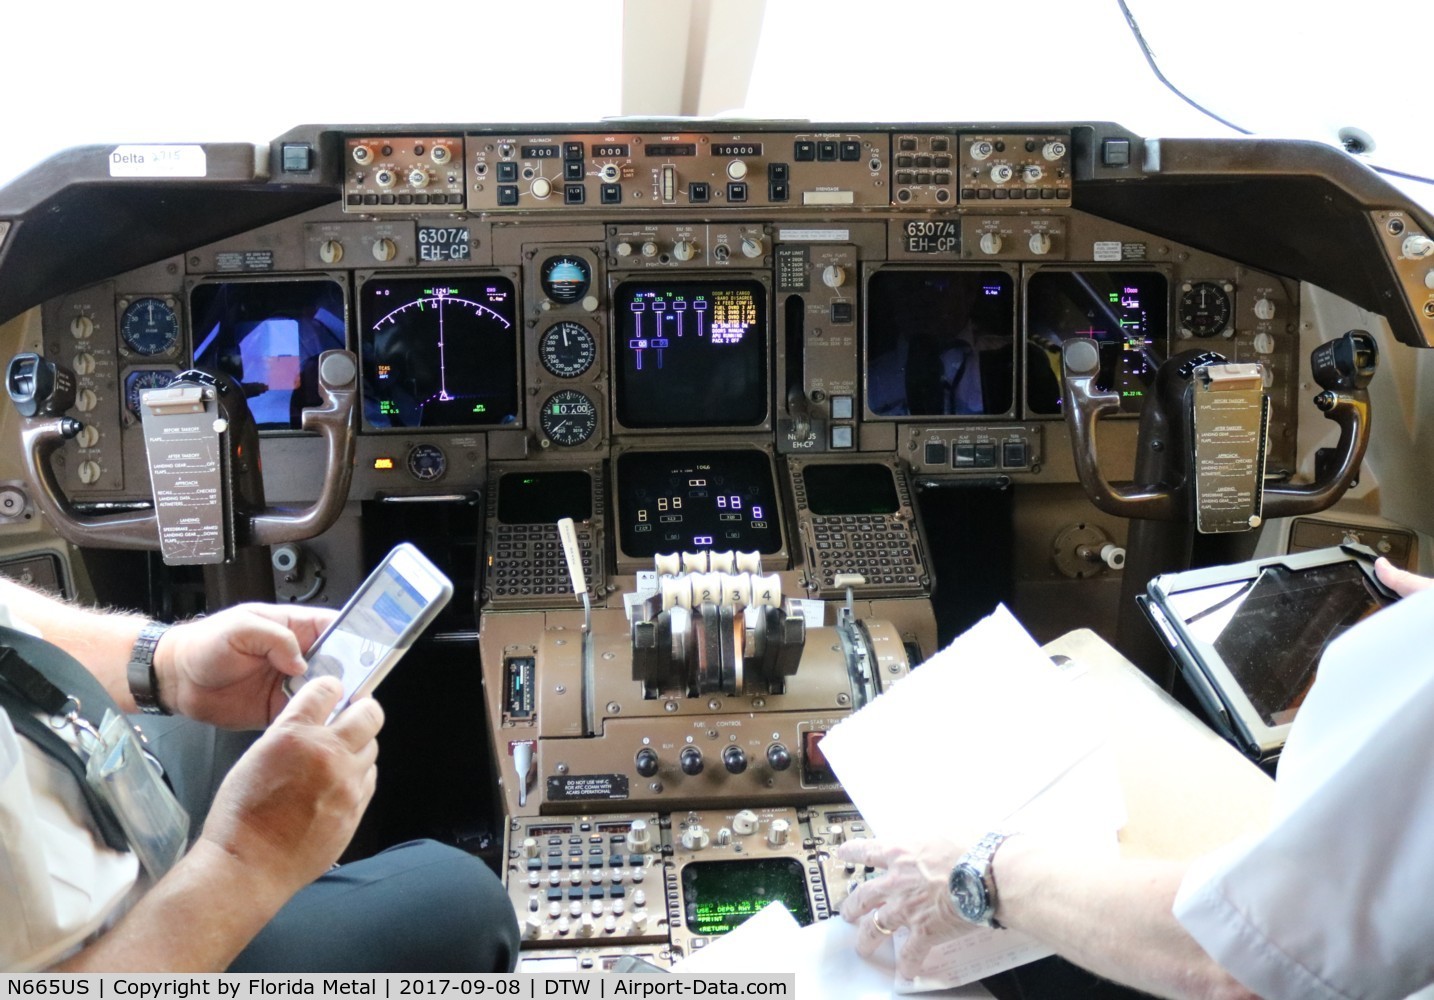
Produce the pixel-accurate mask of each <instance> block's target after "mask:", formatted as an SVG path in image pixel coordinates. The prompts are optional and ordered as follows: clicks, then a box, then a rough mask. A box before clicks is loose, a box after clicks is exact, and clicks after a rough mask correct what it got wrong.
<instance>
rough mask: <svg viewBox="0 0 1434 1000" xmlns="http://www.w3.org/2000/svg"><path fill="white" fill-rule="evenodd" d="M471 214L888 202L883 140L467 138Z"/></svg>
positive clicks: (798, 136)
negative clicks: (509, 211) (541, 210)
mask: <svg viewBox="0 0 1434 1000" xmlns="http://www.w3.org/2000/svg"><path fill="white" fill-rule="evenodd" d="M467 146H468V156H467V161H466V167H467V174H468V209H469V211H474V212H480V211H481V212H493V211H506V210H512V211H533V210H536V209H545V208H556V209H568V210H573V209H596V210H599V211H607V212H611V211H612V210H613V209H614V208H628V209H632V208H663V207H674V208H676V207H684V208H685V207H691V206H702V207H704V208H705V207H716V208H722V207H727V208H746V207H749V206H759V207H768V206H772V207H787V206H791V207H796V208H811V207H836V208H846V207H863V206H885V205H888V204H889V203H890V199H891V191H890V182H889V173H890V162H889V161H890V140H889V137H888V136H887V134H886V133H884V132H874V133H867V132H752V133H739V132H671V133H660V132H644V133H631V132H626V133H620V132H612V133H607V134H602V133H591V132H588V133H571V134H526V135H524V134H514V135H469V136H468V137H467Z"/></svg>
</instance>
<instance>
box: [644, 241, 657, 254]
mask: <svg viewBox="0 0 1434 1000" xmlns="http://www.w3.org/2000/svg"><path fill="white" fill-rule="evenodd" d="M642 255H643V256H644V257H656V256H657V244H656V243H654V242H652V240H648V241H647V242H646V243H644V244H643V245H642Z"/></svg>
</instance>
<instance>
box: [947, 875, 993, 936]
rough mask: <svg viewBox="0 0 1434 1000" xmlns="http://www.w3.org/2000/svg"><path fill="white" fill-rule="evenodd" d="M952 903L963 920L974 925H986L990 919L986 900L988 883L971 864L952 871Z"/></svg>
mask: <svg viewBox="0 0 1434 1000" xmlns="http://www.w3.org/2000/svg"><path fill="white" fill-rule="evenodd" d="M950 888H951V901H952V902H953V903H955V904H956V912H957V913H959V914H960V915H961V918H962V919H963V920H969V921H970V922H971V923H973V924H984V923H985V922H986V921H987V920H988V919H990V913H989V903H988V900H987V899H986V883H985V882H983V881H982V880H981V875H980V873H979V872H977V871H976V869H975V868H973V867H972V866H971V865H969V864H965V863H962V864H959V865H957V866H956V867H955V868H953V869H952V870H951V882H950Z"/></svg>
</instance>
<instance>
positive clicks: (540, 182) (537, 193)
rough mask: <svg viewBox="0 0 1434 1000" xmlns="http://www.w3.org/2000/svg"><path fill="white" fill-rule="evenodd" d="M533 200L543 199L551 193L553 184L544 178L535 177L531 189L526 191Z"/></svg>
mask: <svg viewBox="0 0 1434 1000" xmlns="http://www.w3.org/2000/svg"><path fill="white" fill-rule="evenodd" d="M528 190H529V191H531V192H532V194H533V197H534V198H538V199H543V198H546V197H547V196H548V195H550V194H552V193H553V182H552V181H550V180H548V179H547V178H546V177H535V178H534V179H533V184H532V187H530V188H529V189H528Z"/></svg>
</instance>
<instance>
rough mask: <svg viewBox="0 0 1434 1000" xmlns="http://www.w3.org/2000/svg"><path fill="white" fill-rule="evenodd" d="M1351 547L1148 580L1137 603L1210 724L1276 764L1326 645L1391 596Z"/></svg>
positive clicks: (1369, 561) (1363, 553)
mask: <svg viewBox="0 0 1434 1000" xmlns="http://www.w3.org/2000/svg"><path fill="white" fill-rule="evenodd" d="M1374 559H1375V554H1374V552H1372V551H1371V550H1369V549H1367V548H1365V547H1363V546H1358V545H1341V546H1338V547H1334V548H1328V549H1317V550H1315V551H1312V552H1300V553H1297V554H1293V555H1284V556H1273V557H1271V558H1268V559H1256V560H1252V561H1250V562H1244V563H1236V564H1235V565H1232V566H1213V567H1210V568H1207V569H1198V570H1189V571H1187V572H1184V573H1168V574H1164V575H1161V576H1157V577H1156V578H1155V579H1154V580H1151V581H1150V584H1149V586H1148V587H1147V588H1146V590H1147V594H1146V596H1145V597H1144V598H1143V599H1142V600H1141V602H1140V603H1141V607H1142V608H1143V609H1144V610H1145V612H1146V614H1147V616H1149V618H1150V620H1151V622H1152V623H1153V624H1154V625H1155V627H1156V629H1157V631H1159V632H1160V634H1161V636H1162V638H1164V640H1165V641H1166V643H1167V644H1168V645H1169V646H1170V649H1171V652H1172V654H1173V655H1174V657H1175V659H1176V662H1178V663H1179V665H1180V669H1181V670H1182V672H1183V673H1184V674H1185V677H1186V678H1187V680H1188V681H1189V683H1190V686H1191V688H1192V689H1193V690H1194V692H1195V694H1196V696H1197V697H1198V698H1199V699H1200V702H1201V704H1202V705H1203V707H1204V709H1205V711H1206V712H1207V714H1208V715H1209V716H1210V719H1211V721H1212V722H1213V723H1214V725H1215V726H1216V728H1217V729H1219V730H1220V731H1221V732H1222V733H1223V734H1224V735H1225V736H1226V738H1227V739H1229V740H1230V741H1231V742H1233V743H1234V744H1235V745H1236V746H1238V747H1239V748H1240V749H1241V750H1243V751H1244V752H1245V753H1246V754H1247V755H1249V756H1250V757H1252V758H1254V759H1255V760H1258V761H1262V762H1269V761H1272V760H1274V759H1275V758H1277V757H1278V756H1279V754H1280V750H1281V749H1282V748H1283V747H1284V744H1285V738H1286V736H1287V735H1288V734H1289V729H1290V724H1291V723H1292V722H1294V719H1295V715H1296V713H1298V711H1299V707H1300V705H1301V704H1302V703H1303V702H1304V699H1305V695H1306V694H1308V693H1309V689H1310V686H1311V685H1312V684H1313V683H1314V680H1315V673H1316V670H1317V669H1318V667H1319V661H1320V657H1321V656H1323V655H1324V651H1325V649H1326V647H1328V646H1329V644H1330V643H1331V642H1333V641H1334V640H1335V639H1336V638H1338V637H1339V636H1340V635H1342V634H1343V633H1344V632H1346V631H1347V630H1348V629H1350V628H1352V627H1353V626H1354V625H1355V624H1356V623H1358V622H1360V621H1362V620H1363V619H1365V618H1367V617H1369V616H1370V615H1372V614H1373V613H1374V612H1376V611H1378V610H1379V609H1380V608H1382V607H1384V606H1385V605H1387V604H1390V603H1392V602H1394V601H1395V600H1397V599H1398V598H1397V595H1395V594H1394V593H1393V592H1391V591H1389V590H1388V589H1386V588H1385V587H1384V585H1383V584H1381V583H1380V582H1379V581H1378V580H1377V579H1376V578H1375V576H1374Z"/></svg>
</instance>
